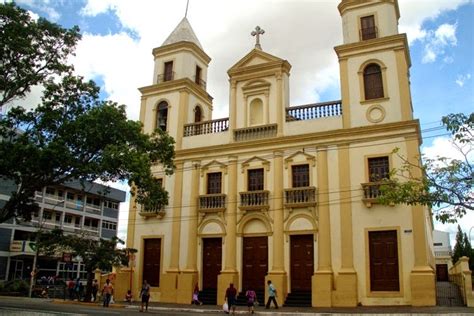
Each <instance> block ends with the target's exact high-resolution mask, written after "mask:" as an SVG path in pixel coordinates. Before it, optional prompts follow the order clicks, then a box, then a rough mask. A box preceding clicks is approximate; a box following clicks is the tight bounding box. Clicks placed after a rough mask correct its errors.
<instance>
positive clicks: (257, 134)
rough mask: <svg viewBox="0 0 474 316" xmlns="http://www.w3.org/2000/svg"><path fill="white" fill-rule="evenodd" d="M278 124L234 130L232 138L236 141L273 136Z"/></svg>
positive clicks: (275, 133)
mask: <svg viewBox="0 0 474 316" xmlns="http://www.w3.org/2000/svg"><path fill="white" fill-rule="evenodd" d="M277 129H278V124H267V125H258V126H252V127H244V128H239V129H236V130H234V140H235V141H236V142H242V141H249V140H256V139H263V138H270V137H275V136H276V135H277Z"/></svg>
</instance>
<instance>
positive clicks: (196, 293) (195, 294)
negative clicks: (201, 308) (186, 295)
mask: <svg viewBox="0 0 474 316" xmlns="http://www.w3.org/2000/svg"><path fill="white" fill-rule="evenodd" d="M191 304H196V305H202V302H201V301H200V300H199V285H198V284H197V283H196V285H195V286H194V290H193V300H192V302H191Z"/></svg>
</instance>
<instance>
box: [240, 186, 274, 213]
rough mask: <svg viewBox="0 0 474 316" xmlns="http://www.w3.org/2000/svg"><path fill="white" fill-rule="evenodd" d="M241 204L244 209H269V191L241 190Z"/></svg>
mask: <svg viewBox="0 0 474 316" xmlns="http://www.w3.org/2000/svg"><path fill="white" fill-rule="evenodd" d="M239 194H240V205H239V208H240V209H242V210H246V211H250V210H260V209H268V208H269V207H270V205H269V203H268V196H269V195H270V192H269V191H266V190H261V191H248V192H240V193H239Z"/></svg>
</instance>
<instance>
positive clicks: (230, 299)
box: [225, 283, 237, 315]
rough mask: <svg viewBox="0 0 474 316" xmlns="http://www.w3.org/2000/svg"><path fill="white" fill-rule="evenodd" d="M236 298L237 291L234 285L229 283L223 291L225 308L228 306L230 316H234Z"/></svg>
mask: <svg viewBox="0 0 474 316" xmlns="http://www.w3.org/2000/svg"><path fill="white" fill-rule="evenodd" d="M236 297H237V289H236V288H235V287H234V283H231V284H229V287H228V288H227V290H226V291H225V300H227V306H229V311H230V310H231V309H232V315H235V303H236V302H235V301H236Z"/></svg>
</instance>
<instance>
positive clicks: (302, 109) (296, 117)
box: [286, 100, 342, 122]
mask: <svg viewBox="0 0 474 316" xmlns="http://www.w3.org/2000/svg"><path fill="white" fill-rule="evenodd" d="M340 115H342V105H341V100H338V101H332V102H324V103H314V104H307V105H300V106H292V107H289V108H286V121H287V122H292V121H305V120H314V119H318V118H323V117H332V116H340Z"/></svg>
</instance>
